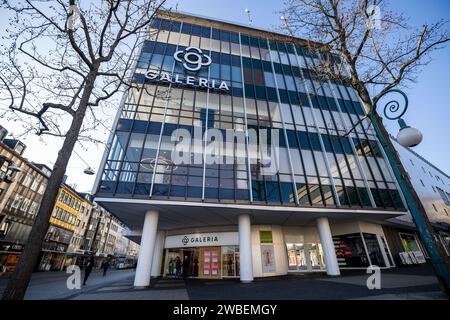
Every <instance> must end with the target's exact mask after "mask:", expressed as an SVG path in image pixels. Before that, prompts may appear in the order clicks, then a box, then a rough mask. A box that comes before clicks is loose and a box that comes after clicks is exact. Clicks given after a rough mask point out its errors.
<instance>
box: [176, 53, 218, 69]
mask: <svg viewBox="0 0 450 320" xmlns="http://www.w3.org/2000/svg"><path fill="white" fill-rule="evenodd" d="M173 57H174V58H175V60H177V61H178V62H182V63H183V67H184V68H185V69H187V70H189V71H198V70H200V68H201V67H203V66H209V65H210V64H211V57H210V56H208V55H207V54H204V53H203V51H202V50H200V49H199V48H194V47H187V48H186V49H184V50H180V51H177V52H175V53H174V54H173Z"/></svg>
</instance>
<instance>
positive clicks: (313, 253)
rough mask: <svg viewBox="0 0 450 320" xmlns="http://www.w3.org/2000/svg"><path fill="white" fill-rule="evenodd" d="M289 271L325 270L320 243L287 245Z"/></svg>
mask: <svg viewBox="0 0 450 320" xmlns="http://www.w3.org/2000/svg"><path fill="white" fill-rule="evenodd" d="M286 247H287V253H288V263H289V271H291V272H299V271H301V272H308V271H321V270H324V269H325V263H324V261H323V252H322V245H321V244H320V243H287V244H286Z"/></svg>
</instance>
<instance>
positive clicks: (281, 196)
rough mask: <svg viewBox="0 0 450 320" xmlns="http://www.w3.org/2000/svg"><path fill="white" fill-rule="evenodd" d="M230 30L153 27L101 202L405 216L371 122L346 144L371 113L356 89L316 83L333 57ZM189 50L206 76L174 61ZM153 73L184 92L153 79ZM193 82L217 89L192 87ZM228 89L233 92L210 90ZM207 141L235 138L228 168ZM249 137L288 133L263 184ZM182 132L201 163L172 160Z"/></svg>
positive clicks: (224, 153)
mask: <svg viewBox="0 0 450 320" xmlns="http://www.w3.org/2000/svg"><path fill="white" fill-rule="evenodd" d="M226 29H227V27H226V26H224V27H223V29H215V28H212V27H208V26H204V25H202V26H200V25H194V24H190V23H186V22H181V21H180V22H178V21H168V20H163V19H156V20H154V22H153V24H152V29H151V31H150V36H149V38H148V40H147V41H146V42H145V44H144V45H143V48H142V50H141V53H140V55H139V57H138V60H137V62H136V68H135V70H134V77H133V81H134V83H135V84H136V86H137V88H134V89H131V90H130V91H129V92H128V93H127V94H126V97H125V99H124V103H123V105H122V109H121V113H120V117H119V119H118V123H117V126H116V128H115V132H114V138H113V140H112V145H111V148H110V150H109V154H108V157H107V160H106V163H105V165H104V168H103V173H102V177H101V180H100V183H99V188H98V190H97V196H106V197H107V196H115V197H122V198H147V199H148V198H149V197H151V199H167V200H174V201H177V200H178V201H204V202H222V203H242V204H250V203H252V204H256V205H258V204H259V205H282V206H319V207H351V208H373V207H378V208H386V209H396V210H404V208H405V207H404V204H403V202H402V199H401V197H400V194H399V192H398V190H397V188H396V184H395V182H394V177H393V176H392V174H391V173H390V172H391V171H390V168H389V167H388V163H387V161H386V159H385V157H384V155H383V153H382V150H381V147H380V145H379V143H378V142H377V140H376V138H375V133H374V131H373V129H372V128H371V127H370V123H369V122H368V120H367V119H366V120H364V121H362V122H361V124H360V125H358V126H357V127H356V130H354V131H353V132H352V133H351V134H350V135H348V136H345V137H343V134H344V133H345V132H346V131H347V130H348V128H350V127H351V126H353V125H354V124H355V123H357V122H358V121H359V120H360V119H361V118H362V117H363V116H364V114H365V112H364V109H363V107H362V105H361V103H360V101H359V99H358V98H357V96H356V94H355V92H354V91H353V90H352V89H351V88H348V87H345V86H343V85H342V84H340V83H336V82H332V81H327V82H323V81H322V82H321V81H318V79H317V77H316V76H315V75H314V72H313V68H314V66H315V65H316V64H317V63H319V62H320V59H323V58H326V57H325V56H324V55H323V54H319V53H315V52H310V51H308V50H307V48H305V47H301V46H300V45H294V44H292V43H287V42H282V41H275V40H273V39H274V38H275V37H270V39H268V38H257V37H254V36H250V35H246V34H244V33H237V32H232V31H227V30H226ZM242 30H245V29H244V28H242ZM189 47H194V48H198V49H201V51H202V52H203V53H204V54H206V55H208V56H209V57H210V58H211V64H210V65H209V66H206V67H202V68H200V70H198V71H197V72H191V71H188V70H186V69H185V68H183V64H182V63H180V62H178V61H177V60H176V59H175V58H174V54H175V53H176V52H178V51H182V50H185V49H186V48H189ZM148 72H155V73H160V74H163V73H167V74H169V75H170V77H171V78H175V79H176V80H180V81H168V79H165V80H163V79H161V78H158V79H156V80H155V79H153V80H152V79H148V78H147V77H146V74H147V73H148ZM189 76H195V77H201V78H204V79H207V81H208V85H207V86H202V85H192V86H186V82H189ZM205 81H206V80H205ZM222 82H225V83H226V86H227V87H228V88H229V90H218V89H216V88H215V87H214V86H210V85H209V84H211V83H222ZM210 129H216V130H215V131H213V132H219V133H223V136H225V135H226V133H225V132H226V131H232V132H233V133H234V139H233V141H232V143H231V144H226V145H225V146H223V147H222V148H220V151H219V152H220V154H219V156H220V157H224V158H226V159H227V161H226V162H225V163H222V162H221V163H214V164H209V162H208V161H206V159H207V157H208V155H209V154H210V150H209V149H208V148H209V145H208V144H207V143H206V142H205V141H204V139H203V137H204V136H205V135H208V134H211V133H210V131H211V130H210ZM250 130H252V132H256V133H261V132H263V131H264V132H269V136H270V133H271V132H273V131H275V130H276V131H278V132H279V135H278V136H277V140H278V141H276V142H277V145H278V146H279V150H278V151H279V157H278V161H277V163H276V170H274V173H273V174H271V175H267V174H262V173H261V164H260V162H259V160H258V157H257V153H258V152H259V151H258V152H255V150H254V149H253V146H252V145H250V143H249V138H248V136H249V131H250ZM180 132H184V133H189V134H190V135H191V136H193V137H194V139H193V140H191V141H190V145H188V146H187V150H188V151H187V153H188V154H187V158H188V159H190V160H193V161H187V162H185V163H183V164H175V163H174V162H173V161H171V160H169V159H173V158H174V156H175V157H176V156H177V154H175V153H176V151H175V150H176V145H177V144H178V143H181V142H182V138H181V137H180V135H179V133H180ZM209 138H212V137H209ZM199 140H200V141H199ZM198 142H200V143H198ZM271 142H274V141H271ZM198 145H200V146H201V147H200V148H199V147H198ZM183 156H186V154H184V155H183ZM198 159H200V161H198ZM230 159H231V160H230ZM195 160H197V161H195Z"/></svg>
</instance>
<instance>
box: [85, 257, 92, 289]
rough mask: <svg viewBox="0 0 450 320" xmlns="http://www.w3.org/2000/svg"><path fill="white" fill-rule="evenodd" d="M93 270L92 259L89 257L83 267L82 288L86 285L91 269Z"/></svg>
mask: <svg viewBox="0 0 450 320" xmlns="http://www.w3.org/2000/svg"><path fill="white" fill-rule="evenodd" d="M93 268H94V257H89V258H88V260H87V261H86V263H85V265H84V281H83V286H85V285H86V281H87V279H88V278H89V275H90V274H91V272H92V269H93Z"/></svg>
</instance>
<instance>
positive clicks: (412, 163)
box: [409, 159, 414, 167]
mask: <svg viewBox="0 0 450 320" xmlns="http://www.w3.org/2000/svg"><path fill="white" fill-rule="evenodd" d="M409 162H411V165H412V166H413V167H414V162H413V161H412V160H411V159H409Z"/></svg>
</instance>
